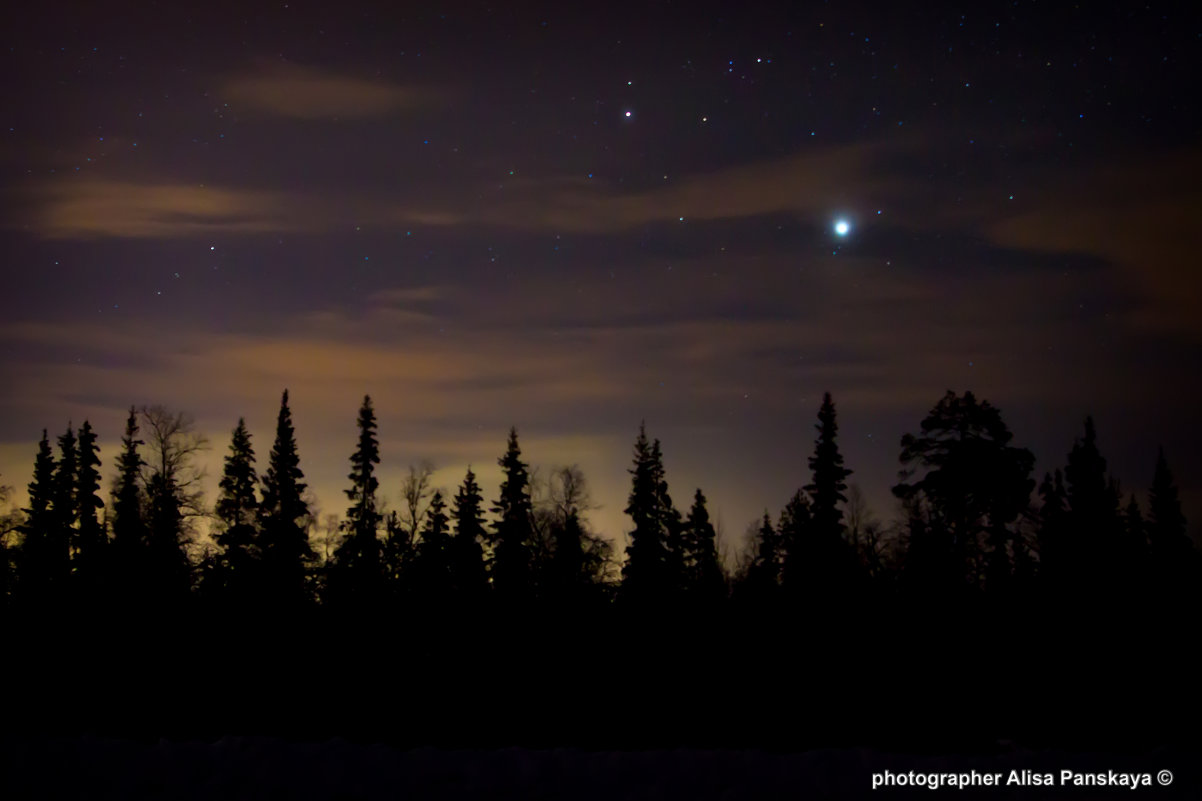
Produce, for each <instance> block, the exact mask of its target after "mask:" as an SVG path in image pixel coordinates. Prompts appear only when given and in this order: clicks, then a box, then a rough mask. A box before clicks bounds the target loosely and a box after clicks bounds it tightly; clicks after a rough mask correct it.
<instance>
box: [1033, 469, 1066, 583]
mask: <svg viewBox="0 0 1202 801" xmlns="http://www.w3.org/2000/svg"><path fill="white" fill-rule="evenodd" d="M1039 495H1040V498H1041V499H1042V504H1041V506H1040V508H1039V532H1038V544H1039V583H1040V585H1041V586H1042V588H1043V591H1044V593H1045V594H1046V596H1047V598H1048V599H1049V600H1052V601H1054V602H1057V603H1059V602H1061V601H1062V600H1063V597H1062V596H1063V595H1064V593H1065V592H1066V591H1067V582H1068V578H1069V575H1070V574H1071V572H1072V569H1073V568H1072V564H1071V561H1072V558H1073V554H1072V551H1071V550H1070V546H1071V542H1070V535H1069V532H1068V506H1067V504H1068V491H1067V490H1066V489H1065V487H1064V473H1063V472H1061V470H1060V469H1059V468H1057V469H1056V471H1055V472H1054V473H1047V474H1045V475H1044V478H1043V482H1042V483H1041V484H1040V485H1039Z"/></svg>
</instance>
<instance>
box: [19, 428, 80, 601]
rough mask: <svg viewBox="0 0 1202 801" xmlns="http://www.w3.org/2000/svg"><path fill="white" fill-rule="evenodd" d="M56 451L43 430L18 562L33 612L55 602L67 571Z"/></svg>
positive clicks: (21, 584) (22, 591)
mask: <svg viewBox="0 0 1202 801" xmlns="http://www.w3.org/2000/svg"><path fill="white" fill-rule="evenodd" d="M54 477H55V462H54V453H53V452H52V451H51V449H50V437H49V436H48V434H47V432H46V429H42V440H41V442H39V443H38V453H37V457H36V459H35V460H34V463H33V480H32V481H30V482H29V506H28V507H27V508H26V509H25V523H24V524H23V525H22V526H21V550H20V554H19V561H18V565H19V567H18V574H17V581H18V584H17V589H18V591H19V592H20V594H21V597H22V598H23V599H24V605H25V607H26V608H27V609H29V610H31V613H40V612H42V611H43V610H42V608H41V607H43V606H44V605H46V604H49V603H52V602H53V598H54V593H55V591H57V590H58V589H59V588H60V587H61V586H62V583H63V579H65V577H66V572H67V569H68V567H67V559H68V554H67V553H66V548H67V544H66V543H65V542H62V543H60V542H59V539H60V537H59V531H58V525H57V524H58V520H57V516H56V514H55V512H54V491H55V481H54Z"/></svg>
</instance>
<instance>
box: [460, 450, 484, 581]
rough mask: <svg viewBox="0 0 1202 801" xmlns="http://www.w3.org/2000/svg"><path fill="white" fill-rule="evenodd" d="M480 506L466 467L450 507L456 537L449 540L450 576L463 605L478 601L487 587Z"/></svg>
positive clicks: (472, 476) (480, 499)
mask: <svg viewBox="0 0 1202 801" xmlns="http://www.w3.org/2000/svg"><path fill="white" fill-rule="evenodd" d="M483 503H484V496H483V495H481V493H480V485H479V484H477V483H476V474H475V473H473V472H472V468H471V467H470V466H469V467H468V468H467V474H466V475H465V476H464V477H463V483H462V484H460V485H459V491H458V492H457V493H455V497H454V499H453V500H452V505H451V518H452V519H453V520H454V523H455V525H454V528H455V534H454V536H453V537H452V538H451V576H452V578H453V580H454V585H455V591H456V595H457V596H458V597H459V598H460V600H461V602H462V603H471V602H473V601H476V600H478V599H479V598H480V597H481V595H482V593H483V592H484V591H485V590H486V589H487V588H488V574H487V572H486V569H485V564H484V548H483V543H484V539H485V536H486V535H485V528H484V514H483V511H482V509H481V506H482V505H483Z"/></svg>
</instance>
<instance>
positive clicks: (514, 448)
mask: <svg viewBox="0 0 1202 801" xmlns="http://www.w3.org/2000/svg"><path fill="white" fill-rule="evenodd" d="M497 463H498V464H500V465H501V471H502V473H503V474H504V478H503V479H502V481H501V493H500V497H498V498H497V502H496V504H494V505H493V507H492V512H493V514H494V515H496V523H494V532H495V533H494V540H495V542H496V547H495V548H494V550H493V560H492V583H493V589H494V590H495V591H496V593H497V595H498V596H499V597H500V598H501V599H503V600H507V601H514V600H523V599H527V598H529V597H530V596H531V594H532V592H533V587H532V586H531V584H532V578H533V576H532V573H531V555H530V541H531V538H532V536H533V531H532V528H531V524H530V516H531V512H532V507H531V502H530V476H529V473H528V472H527V468H526V463H525V462H523V461H522V451H521V449H520V448H519V447H518V432H517V429H516V428H510V429H509V443H508V447H507V449H506V451H505V455H504V456H502V457H501V458H500V459H498V460H497Z"/></svg>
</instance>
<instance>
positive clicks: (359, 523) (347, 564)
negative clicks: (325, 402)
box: [330, 395, 383, 604]
mask: <svg viewBox="0 0 1202 801" xmlns="http://www.w3.org/2000/svg"><path fill="white" fill-rule="evenodd" d="M357 426H358V428H359V444H358V446H357V447H356V448H355V452H354V453H353V454H351V472H350V474H349V475H348V476H347V478H349V479H350V481H351V486H350V489H347V490H344V491H345V492H346V496H347V498H348V499H349V500H350V502H351V505H350V507H349V508H348V509H347V512H346V523H345V527H346V538H345V539H344V540H343V541H342V544H341V545H340V546H339V547H338V551H337V552H336V553H335V554H334V563H335V564H334V571H333V573H332V574H331V576H330V581H331V587H330V590H331V593H332V594H333V595H334V596H335V598H336V599H338V601H337V602H342V601H353V602H356V603H364V604H366V603H372V602H375V601H378V600H379V597H380V595H381V593H382V592H383V586H382V581H383V571H382V564H381V560H380V539H379V533H380V523H381V520H382V515H381V514H380V511H379V507H378V505H377V502H376V491H377V490H378V489H379V486H380V482H379V479H377V478H376V474H375V470H376V465H378V464H379V463H380V444H379V441H378V440H377V439H376V413H375V411H374V410H373V409H372V404H371V397H370V396H368V395H365V396H363V405H362V406H361V407H360V409H359V419H358V421H357Z"/></svg>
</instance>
